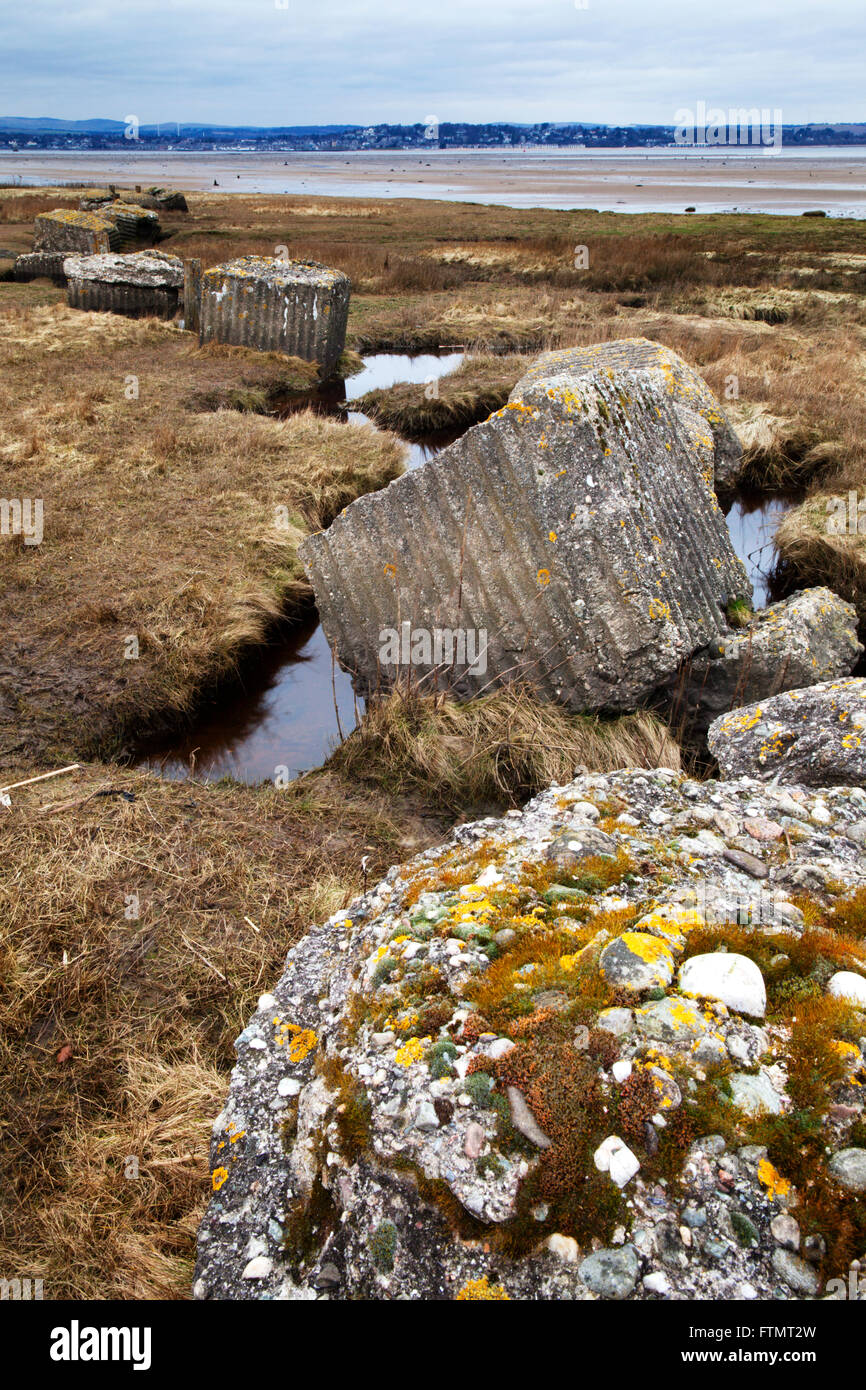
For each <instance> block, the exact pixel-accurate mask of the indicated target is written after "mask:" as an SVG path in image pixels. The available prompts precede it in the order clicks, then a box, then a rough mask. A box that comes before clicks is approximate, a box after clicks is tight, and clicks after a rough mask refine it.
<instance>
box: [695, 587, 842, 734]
mask: <svg viewBox="0 0 866 1390" xmlns="http://www.w3.org/2000/svg"><path fill="white" fill-rule="evenodd" d="M862 653H863V646H862V644H861V643H860V641H859V640H858V638H857V610H856V609H855V607H854V605H853V604H851V603H846V602H845V600H844V599H841V598H839V596H838V594H834V593H832V591H831V590H830V589H825V588H815V589H803V590H800V591H798V592H797V593H795V594H792V595H791V596H790V597H789V598H786V599H782V600H781V602H779V603H773V604H771V605H770V607H769V608H763V609H761V610H760V611H759V612H757V613H756V614H755V616H754V618H753V619H752V621H751V622H750V623H748V624H747V625H746V626H745V627H742V628H736V629H731V630H729V631H727V632H725V633H723V634H722V636H721V637H720V638H719V639H718V640H716V641H714V642H713V643H712V644H711V646H710V647H707V648H705V649H704V650H703V651H699V652H696V653H695V655H694V656H693V657H691V658H690V659H689V661H688V662H687V664H686V668H685V669H684V671H683V672H682V674H681V676H680V677H678V678H677V681H676V694H675V696H674V700H673V706H674V715H673V719H672V722H673V723H674V725H675V726H677V727H680V726H682V727H684V728H685V729H686V730H687V731H688V733H689V734H690V735H691V736H694V735H696V734H705V733H706V731H707V729H708V728H709V726H710V724H711V723H712V721H713V720H714V719H717V718H718V717H719V715H721V714H724V713H725V712H727V711H728V710H732V709H736V708H737V707H739V706H741V705H745V704H750V703H751V702H752V701H754V700H764V699H768V698H769V697H770V696H772V695H778V694H779V693H780V692H781V691H783V690H796V689H798V688H799V687H802V686H807V685H815V684H817V683H818V682H819V681H828V680H836V679H837V678H838V677H840V676H847V675H848V674H849V672H851V671H853V669H854V667H855V666H856V664H857V661H858V660H859V658H860V656H861V655H862Z"/></svg>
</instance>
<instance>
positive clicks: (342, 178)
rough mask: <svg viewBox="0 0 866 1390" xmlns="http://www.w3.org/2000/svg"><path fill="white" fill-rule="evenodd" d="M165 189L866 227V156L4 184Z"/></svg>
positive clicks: (30, 179) (467, 154)
mask: <svg viewBox="0 0 866 1390" xmlns="http://www.w3.org/2000/svg"><path fill="white" fill-rule="evenodd" d="M15 180H20V182H21V184H22V186H27V187H34V186H40V185H56V184H76V183H84V184H96V185H99V186H104V185H105V184H107V183H116V184H119V185H131V186H134V185H135V184H137V183H140V184H142V185H145V186H146V185H148V184H165V185H167V186H172V187H178V188H182V189H185V190H191V191H198V192H207V191H208V190H213V189H214V186H215V184H214V181H215V180H216V186H217V187H218V188H219V190H220V192H221V193H261V194H288V195H292V196H295V197H297V196H309V197H330V198H338V197H355V198H375V199H380V198H427V199H430V198H434V199H441V200H444V201H459V202H465V201H470V202H479V203H493V204H499V205H501V206H508V207H518V208H520V207H523V208H530V207H547V208H559V209H565V210H570V209H596V210H598V211H612V212H683V211H684V210H685V209H686V208H687V207H694V208H695V210H696V211H697V212H699V213H710V212H733V211H736V212H743V213H761V212H763V213H776V214H789V215H796V214H798V213H802V212H805V211H810V210H823V211H825V212H827V213H828V214H829V215H831V216H836V217H866V146H863V147H850V146H845V147H835V148H834V147H831V146H826V147H821V148H803V147H791V148H785V147H783V148H782V149H781V150H780V151H778V152H773V153H771V152H769V151H766V152H765V151H761V150H760V149H757V148H756V149H749V148H747V147H744V148H743V149H742V150H740V149H737V150H736V151H734V150H726V151H725V152H724V153H708V152H707V151H706V150H704V149H697V148H695V149H681V150H676V151H674V150H672V149H670V148H665V149H646V148H638V149H627V148H623V149H620V150H610V149H605V150H598V149H593V150H581V149H573V150H571V149H569V150H555V151H551V150H549V149H541V148H539V149H538V150H533V149H520V150H495V151H487V150H477V149H476V150H473V149H467V150H451V149H449V150H438V149H432V150H422V151H419V152H416V151H411V150H409V151H407V150H377V151H342V150H340V151H334V152H329V153H307V152H288V153H283V152H277V153H273V152H270V153H266V154H261V153H257V152H255V151H249V152H247V151H240V150H239V151H219V150H215V151H207V152H200V151H159V152H147V151H144V150H141V151H137V150H120V151H115V150H105V151H93V150H84V151H75V150H70V151H67V150H45V151H30V150H19V151H17V152H14V153H12V152H7V151H2V152H0V182H3V183H10V182H13V181H15Z"/></svg>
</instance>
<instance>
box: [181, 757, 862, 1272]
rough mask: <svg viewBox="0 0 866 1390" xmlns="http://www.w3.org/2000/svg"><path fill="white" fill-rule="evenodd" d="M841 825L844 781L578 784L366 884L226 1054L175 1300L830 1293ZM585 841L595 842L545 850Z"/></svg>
mask: <svg viewBox="0 0 866 1390" xmlns="http://www.w3.org/2000/svg"><path fill="white" fill-rule="evenodd" d="M864 820H866V793H864V792H863V791H862V790H861V789H860V788H857V787H839V788H835V789H834V790H833V791H832V792H827V793H825V794H824V795H822V796H816V795H815V794H814V793H813V792H810V791H809V789H808V788H805V787H803V786H801V785H797V784H793V785H786V786H784V787H777V786H771V787H768V786H765V785H763V784H762V783H760V782H758V781H755V780H750V779H747V778H740V779H739V780H736V781H726V782H705V783H698V782H695V781H690V780H689V779H688V778H687V777H684V776H683V775H682V774H680V773H676V772H673V771H666V770H658V771H656V772H647V771H640V772H637V771H631V772H619V773H608V774H604V775H601V774H597V775H585V776H581V777H579V778H577V779H576V780H575V781H573V782H571V783H569V784H568V785H567V786H562V787H557V786H554V787H551V788H550V789H549V790H548V791H546V792H544V793H543V794H542V795H540V796H539V797H537V798H536V799H535V800H534V801H532V802H531V803H530V804H529V805H528V806H527V807H526V808H525V809H524V810H523V811H521V812H511V813H509V814H508V815H507V816H506V817H505V818H504V819H502V820H494V819H487V820H484V821H480V822H477V823H475V824H469V825H463V826H459V827H458V828H456V829H455V831H454V832H453V834H452V836H451V839H450V840H449V841H448V842H447V843H446V844H444V845H442V846H440V847H439V848H437V849H434V850H430V851H428V852H426V853H425V854H423V855H421V856H419V857H418V858H416V859H415V860H413V861H411V862H410V863H408V864H405V865H402V866H398V867H395V868H393V869H392V870H391V871H390V872H389V873H388V875H387V876H386V878H385V879H384V880H383V881H382V882H381V883H379V884H378V885H377V886H376V887H375V888H373V889H372V890H371V891H370V892H368V893H366V894H365V895H364V896H363V897H360V898H358V899H357V900H356V901H355V902H354V903H352V905H351V906H350V907H349V908H348V909H346V910H344V911H340V912H338V913H336V914H334V916H332V917H331V918H330V919H329V920H328V921H327V922H325V923H323V924H320V925H314V926H312V927H311V928H310V930H309V932H308V934H307V935H306V936H305V937H303V938H302V939H301V940H300V941H299V942H298V943H297V944H296V945H294V946H293V947H292V949H291V951H290V952H289V956H288V959H287V963H286V970H285V973H284V975H283V976H282V978H281V979H280V981H279V982H278V983H277V984H276V986H275V987H274V989H273V992H272V993H269V994H266V995H263V996H262V997H261V998H260V1000H259V1004H258V1008H257V1010H256V1012H255V1014H254V1015H253V1017H252V1018H251V1019H250V1021H249V1023H248V1024H247V1026H246V1028H245V1029H244V1030H243V1032H242V1033H241V1035H240V1037H239V1038H238V1040H237V1044H236V1046H237V1056H238V1061H237V1066H236V1067H235V1070H234V1073H233V1075H232V1081H231V1087H230V1091H229V1095H228V1098H227V1102H226V1105H225V1108H224V1110H223V1111H222V1113H221V1114H220V1115H219V1117H218V1118H217V1119H216V1121H215V1123H214V1127H213V1140H212V1148H211V1185H212V1189H213V1190H212V1195H211V1199H210V1203H209V1206H208V1209H207V1211H206V1214H205V1216H204V1219H203V1221H202V1224H201V1228H200V1231H199V1243H198V1261H197V1267H196V1272H195V1280H194V1287H193V1292H194V1296H195V1297H196V1298H201V1299H221V1298H233V1299H256V1298H267V1299H273V1298H276V1299H286V1300H303V1299H315V1298H328V1299H335V1298H336V1299H341V1298H346V1299H357V1298H362V1299H365V1298H373V1299H378V1298H383V1299H387V1298H406V1299H442V1298H454V1299H459V1300H468V1299H471V1300H477V1299H506V1298H511V1299H518V1298H529V1299H558V1298H566V1299H592V1298H614V1299H622V1298H632V1299H643V1298H656V1297H665V1296H676V1297H682V1298H701V1299H715V1298H740V1297H755V1296H757V1297H759V1298H763V1299H777V1298H784V1299H787V1298H800V1297H811V1296H813V1295H814V1294H820V1292H821V1290H822V1289H823V1285H824V1280H825V1279H827V1278H830V1277H839V1276H841V1277H844V1276H845V1274H846V1271H847V1269H848V1266H849V1265H850V1262H851V1261H852V1260H854V1259H855V1258H859V1257H860V1255H861V1254H862V1253H863V1251H864V1249H866V1212H864V1210H863V1203H862V1200H861V1199H860V1198H859V1196H858V1184H859V1182H860V1176H859V1175H860V1173H861V1167H862V1164H861V1159H860V1154H861V1153H862V1147H863V1141H862V1135H863V1083H864V1081H866V1069H864V1068H866V1064H864V1057H863V1050H864V1048H866V1010H864V1009H863V1008H862V1007H861V1006H860V1005H859V1004H858V1002H857V999H856V997H854V998H851V997H849V995H848V994H846V995H845V996H844V997H843V996H840V995H839V994H838V993H837V992H836V991H835V986H831V981H833V980H834V979H836V978H837V977H838V973H839V972H840V971H848V972H851V973H854V974H856V975H858V976H861V975H862V976H866V861H864V859H863V855H862V850H861V848H860V846H859V844H858V841H857V836H858V834H859V833H860V831H861V830H862V828H863V826H864ZM593 825H598V827H599V833H602V834H604V835H605V836H606V837H607V840H606V842H605V843H604V844H602V845H600V846H599V847H598V851H597V852H596V853H594V854H592V855H590V856H589V857H584V858H580V859H577V860H575V861H574V862H568V863H567V862H565V861H563V860H562V857H561V856H559V855H557V854H556V853H553V854H551V847H552V846H554V845H555V844H557V843H561V842H562V840H563V838H564V837H565V838H569V837H573V838H575V839H576V840H580V839H581V837H582V836H584V837H585V831H586V830H587V828H589V827H591V826H593ZM710 827H712V829H710ZM770 829H772V834H771V833H770ZM777 829H778V834H776V830H777ZM753 830H754V831H757V832H758V833H757V834H756V835H754V834H752V833H751V832H752V831H753ZM698 834H704V839H702V840H698V839H697V835H698ZM744 844H749V845H751V846H752V850H751V852H750V854H749V855H748V856H746V855H745V854H744V851H743V845H744ZM756 864H757V865H760V867H761V869H762V873H763V877H760V878H756V877H755V871H754V870H755V865H756ZM744 865H745V866H744ZM804 872H808V873H809V874H812V873H813V872H814V875H815V878H814V882H815V883H816V884H817V885H818V887H816V888H813V890H812V891H811V892H810V894H805V893H804V892H803V889H802V885H801V882H800V879H799V877H798V875H800V874H802V873H804ZM795 898H796V901H794V899H795ZM618 943H623V950H622V951H621V952H620V953H619V954H618V949H619V948H618ZM635 943H636V944H635ZM653 943H654V944H653ZM726 954H727V956H728V957H729V960H730V965H731V967H732V969H731V970H727V971H726V970H725V969H722V968H721V967H724V965H725V956H726ZM708 957H712V960H711V962H710V963H711V965H713V968H712V969H709V968H708V967H707V959H708ZM660 958H664V960H665V961H667V962H669V965H668V967H667V968H666V969H663V970H658V969H653V970H650V971H648V972H645V973H641V972H640V970H639V969H638V967H641V968H642V967H643V966H644V965H645V964H646V963H647V961H649V962H650V963H651V964H652V963H655V964H657V963H658V960H659V959H660ZM738 961H739V962H740V964H739V965H738V964H737V962H738ZM744 961H745V962H748V964H747V965H744V964H743V963H742V962H744ZM690 962H694V965H693V966H690V964H689V963H690ZM611 963H613V964H611ZM714 963H718V965H719V967H720V968H719V969H716V968H715V964H714ZM623 970H625V971H626V974H627V975H628V978H627V979H626V978H624V977H622V975H621V972H622V971H623ZM734 970H739V972H740V976H741V977H742V979H743V980H744V981H745V983H746V985H748V988H744V989H740V988H737V989H732V988H730V987H729V986H730V983H731V980H732V979H733V973H734ZM722 977H724V978H722ZM758 977H760V980H759V979H758ZM720 980H721V983H720ZM762 990H763V991H764V995H765V998H766V1003H765V1007H764V1010H763V1013H762V1016H761V1022H760V1026H756V1024H755V1023H754V1022H753V1021H750V1016H753V1015H754V1014H755V1013H757V1012H759V1010H758V1008H757V1003H756V1001H757V1000H758V996H761V1000H760V1002H763V996H762V995H761V991H762ZM804 1116H805V1117H807V1121H808V1122H807V1123H806V1122H805V1121H804ZM804 1124H805V1128H804ZM852 1153H853V1157H852ZM834 1155H838V1157H834ZM852 1174H853V1178H852ZM780 1218H784V1219H783V1220H780ZM683 1232H685V1233H686V1235H685V1236H684V1235H683ZM792 1233H793V1234H792ZM686 1237H687V1238H686ZM780 1244H782V1245H783V1248H784V1249H785V1251H787V1252H788V1253H789V1254H790V1255H791V1256H792V1259H791V1260H780V1258H779V1256H778V1250H779V1247H780ZM804 1262H805V1265H807V1266H808V1269H809V1270H810V1271H811V1274H810V1278H809V1280H808V1281H807V1280H806V1279H805V1278H803V1277H802V1271H800V1266H801V1265H802V1264H804ZM798 1271H800V1273H799V1274H798Z"/></svg>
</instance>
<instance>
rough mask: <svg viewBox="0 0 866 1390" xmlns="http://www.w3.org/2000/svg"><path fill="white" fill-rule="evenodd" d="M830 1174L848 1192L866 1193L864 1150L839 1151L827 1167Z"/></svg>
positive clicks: (865, 1153) (865, 1158)
mask: <svg viewBox="0 0 866 1390" xmlns="http://www.w3.org/2000/svg"><path fill="white" fill-rule="evenodd" d="M827 1167H828V1169H829V1172H830V1174H831V1175H832V1176H833V1177H834V1178H835V1179H836V1181H837V1182H838V1183H841V1184H842V1186H843V1187H847V1188H848V1190H849V1192H866V1149H858V1148H853V1149H840V1150H839V1152H838V1153H835V1154H834V1155H833V1157H832V1158H831V1159H830V1162H829V1163H828V1165H827Z"/></svg>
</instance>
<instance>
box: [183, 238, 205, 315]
mask: <svg viewBox="0 0 866 1390" xmlns="http://www.w3.org/2000/svg"><path fill="white" fill-rule="evenodd" d="M183 326H184V328H185V329H186V330H187V332H189V333H198V331H199V329H200V328H201V261H200V260H199V259H198V258H197V257H192V258H191V259H190V260H188V261H184V263H183Z"/></svg>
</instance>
